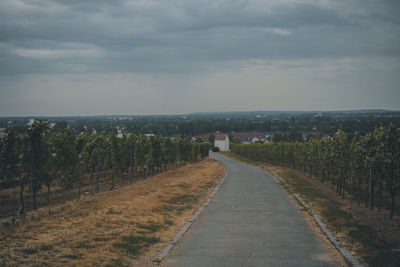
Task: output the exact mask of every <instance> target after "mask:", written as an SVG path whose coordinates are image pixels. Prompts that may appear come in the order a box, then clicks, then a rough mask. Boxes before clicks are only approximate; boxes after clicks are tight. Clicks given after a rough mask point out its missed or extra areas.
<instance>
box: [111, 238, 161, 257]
mask: <svg viewBox="0 0 400 267" xmlns="http://www.w3.org/2000/svg"><path fill="white" fill-rule="evenodd" d="M160 241H161V240H160V238H158V237H148V236H145V235H140V236H138V235H129V236H124V237H122V242H117V243H114V247H116V248H120V249H123V250H125V252H126V254H127V255H130V256H138V255H140V254H141V253H142V252H143V250H144V249H145V248H147V247H149V246H151V245H153V244H156V243H159V242H160Z"/></svg>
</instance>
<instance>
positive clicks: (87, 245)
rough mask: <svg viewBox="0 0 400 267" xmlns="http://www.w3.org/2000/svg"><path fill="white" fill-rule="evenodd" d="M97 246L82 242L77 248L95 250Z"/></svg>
mask: <svg viewBox="0 0 400 267" xmlns="http://www.w3.org/2000/svg"><path fill="white" fill-rule="evenodd" d="M94 247H95V246H93V245H90V244H89V243H86V242H80V243H79V244H78V245H76V248H94Z"/></svg>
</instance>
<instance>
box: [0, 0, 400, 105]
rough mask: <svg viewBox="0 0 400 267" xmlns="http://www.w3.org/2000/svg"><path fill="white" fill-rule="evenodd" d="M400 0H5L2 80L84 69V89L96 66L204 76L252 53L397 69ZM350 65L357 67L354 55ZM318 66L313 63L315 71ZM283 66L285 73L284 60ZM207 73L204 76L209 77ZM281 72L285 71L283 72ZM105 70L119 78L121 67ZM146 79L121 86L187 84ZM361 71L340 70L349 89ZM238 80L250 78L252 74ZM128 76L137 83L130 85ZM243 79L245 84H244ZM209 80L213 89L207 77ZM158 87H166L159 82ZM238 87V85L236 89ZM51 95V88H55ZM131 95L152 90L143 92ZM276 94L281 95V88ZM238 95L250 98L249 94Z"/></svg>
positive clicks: (20, 82)
mask: <svg viewBox="0 0 400 267" xmlns="http://www.w3.org/2000/svg"><path fill="white" fill-rule="evenodd" d="M399 3H400V2H399V1H398V0H382V1H375V0H324V1H317V0H300V1H299V0H271V1H264V0H236V1H232V0H218V1H217V0H204V1H193V0H189V1H188V0H171V1H164V0H114V1H109V0H89V1H81V0H2V1H0V83H1V87H0V89H1V90H5V89H6V88H22V87H24V86H26V87H29V82H30V81H31V80H29V79H24V77H25V76H30V75H39V76H41V77H42V76H46V77H51V76H52V75H56V76H57V77H58V75H62V74H71V75H77V76H80V75H84V76H83V77H84V78H82V79H83V80H84V81H83V82H82V84H83V85H82V87H84V88H83V89H84V90H87V92H88V94H89V91H90V90H89V89H87V88H88V87H90V84H92V82H91V81H88V79H89V78H88V77H90V76H91V75H95V74H96V73H101V74H104V73H136V74H138V75H139V74H140V75H144V76H146V77H147V75H150V76H152V75H153V76H157V77H158V75H161V74H165V75H170V76H171V77H176V76H177V75H178V76H179V75H182V76H185V75H189V76H190V75H197V76H198V77H203V76H202V75H203V74H204V73H206V74H207V75H208V74H209V73H210V72H216V73H218V72H221V71H225V69H230V71H233V72H235V70H233V69H237V70H238V71H239V70H240V71H242V70H243V69H246V68H247V67H248V66H249V67H248V68H249V69H254V68H255V67H254V66H253V65H252V64H255V63H254V62H263V63H262V65H263V68H264V67H266V65H267V66H271V68H275V67H276V66H277V62H279V61H282V60H283V61H285V62H290V64H288V65H287V66H286V67H285V68H291V67H290V66H291V65H296V64H295V62H307V63H306V64H304V65H303V64H301V67H298V69H299V70H303V72H302V73H305V74H308V75H313V74H309V73H308V72H306V71H304V69H308V68H309V64H311V65H312V64H313V63H311V62H314V64H317V63H315V62H318V61H320V60H328V61H329V62H330V61H335V60H340V59H351V60H357V59H359V58H362V59H365V58H369V59H374V60H367V62H368V63H369V64H372V65H375V64H381V63H382V62H387V60H392V61H393V62H396V63H397V64H392V69H393V68H394V69H396V70H397V69H398V65H399V61H400V27H399V25H400V22H399V16H398V14H399V13H400V4H399ZM350 65H351V64H350ZM354 66H357V67H360V65H359V64H358V65H357V64H356V65H354ZM371 68H372V67H371ZM318 70H319V69H318V68H313V73H314V72H317V71H318ZM387 70H390V68H387V69H386V71H387ZM281 71H282V73H288V72H286V71H285V70H284V69H281ZM324 71H326V72H329V71H331V70H328V69H325V70H324ZM349 71H350V72H351V73H353V72H356V73H362V74H363V75H367V76H369V77H370V78H371V80H373V77H377V81H386V80H387V81H388V82H387V83H386V84H387V87H388V88H390V90H392V91H393V90H394V89H393V88H395V87H394V85H395V84H396V83H397V84H398V82H399V81H398V78H397V75H394V74H393V73H394V72H392V71H388V74H387V77H385V78H384V74H383V73H385V71H377V72H374V71H372V70H357V69H356V70H355V69H350V70H349ZM338 72H339V71H338V70H337V69H335V70H332V73H333V75H335V74H337V75H338V77H344V76H346V75H345V74H344V73H340V74H339V73H338ZM292 74H293V73H292V72H290V75H292ZM207 75H206V76H204V77H206V78H205V79H208V78H209V76H207ZM360 75H361V74H360ZM261 76H262V75H260V77H261ZM277 76H279V77H281V78H282V79H284V75H281V74H277ZM378 76H379V77H378ZM7 77H13V79H12V81H8V82H7V83H6V82H4V79H7ZM111 77H114V78H115V77H117V78H115V79H118V77H120V76H118V75H116V76H112V75H111ZM204 77H203V78H204ZM260 77H257V78H256V79H255V80H256V81H259V83H258V84H255V85H254V87H255V88H258V89H257V90H261V88H262V82H265V83H268V80H264V79H262V78H260ZM271 77H273V76H271ZM296 78H297V79H298V80H299V82H298V83H299V84H302V83H303V88H302V89H301V90H306V89H305V88H307V86H310V87H313V88H316V87H319V86H322V84H323V83H322V82H319V81H318V82H316V81H315V80H312V81H310V80H307V82H306V81H304V79H305V78H302V77H301V76H299V75H297V76H296ZM325 78H326V77H325ZM325 78H324V79H325ZM49 79H50V80H54V79H51V78H49ZM110 79H111V78H110ZM151 79H152V78H148V79H144V80H139V81H138V80H134V81H133V80H129V79H124V81H126V83H127V84H120V86H121V87H123V88H125V90H126V92H128V91H129V90H138V87H140V83H142V84H143V86H144V87H145V88H150V89H151V90H150V89H149V90H150V91H149V92H152V93H154V94H161V95H163V94H164V93H165V92H164V90H173V89H172V88H175V87H180V86H183V85H181V83H180V82H178V81H176V82H175V83H174V82H173V81H174V79H173V78H171V79H166V80H168V85H166V86H164V87H163V85H162V82H160V83H157V85H151V86H150V85H148V80H151ZM181 79H182V77H181ZM226 79H232V80H234V81H236V79H235V75H234V74H232V75H227V76H226ZM357 79H361V76H357V77H356V78H353V79H350V78H348V77H347V76H346V77H345V78H343V80H344V81H346V82H348V84H349V86H350V87H351V86H353V87H354V88H357V90H355V89H354V90H355V91H354V92H355V93H354V94H355V95H356V94H357V93H356V92H361V90H362V89H361V88H362V87H363V86H360V83H361V82H357ZM385 79H386V80H385ZM56 80H57V79H56ZM243 80H244V81H246V82H248V83H250V84H251V78H249V77H248V76H247V77H244V78H243ZM34 81H35V86H36V88H40V86H41V85H43V86H44V87H46V88H48V87H49V85H48V84H47V83H46V80H35V79H34ZM199 81H201V78H193V79H188V80H187V82H186V83H185V86H186V87H187V88H189V87H193V88H197V89H196V90H197V91H200V92H201V88H200V87H198V86H197V87H196V86H195V85H194V84H197V83H199ZM61 82H65V84H64V85H63V86H62V88H64V89H65V90H68V89H67V88H68V86H73V87H76V86H78V85H79V84H80V83H77V82H74V83H71V82H68V81H64V80H62V79H61ZM134 82H135V83H136V82H137V83H138V84H135V87H132V88H131V89H129V88H130V83H134ZM110 83H111V84H112V82H110ZM53 84H57V83H56V82H54V83H53ZM93 84H95V83H93ZM216 84H217V86H219V85H220V86H221V88H225V89H226V88H227V87H229V86H232V82H229V81H226V82H223V81H222V80H220V79H216ZM239 84H240V85H241V86H244V83H239ZM369 84H372V83H369ZM369 84H368V86H369ZM273 85H274V86H276V88H280V89H282V90H283V91H285V90H288V91H290V90H289V89H287V88H292V90H295V89H294V88H296V81H295V80H292V81H291V82H290V83H285V82H282V84H279V82H278V81H275V82H274V83H273ZM206 86H210V87H212V88H214V89H215V91H218V88H216V87H213V85H212V84H210V83H208V84H206ZM368 86H367V85H366V86H364V87H368ZM94 87H98V86H94ZM156 87H160V88H163V89H159V91H157V90H156V89H155V88H156ZM49 88H50V87H49ZM49 88H48V90H51V89H49ZM331 88H332V90H333V87H331ZM10 90H11V89H10ZM20 90H22V89H20ZM26 90H29V89H26ZM37 90H39V89H37ZM94 90H95V89H93V91H94ZM102 90H103V91H105V90H106V88H105V87H102ZM187 90H189V89H187ZM236 90H238V92H239V91H240V88H236ZM254 90H256V89H254ZM371 90H372V89H371ZM390 90H389V89H387V90H386V92H389V91H390ZM22 91H23V90H22ZM183 92H184V90H183V89H182V91H180V93H179V94H180V95H185V94H184V93H183ZM190 92H192V93H193V91H188V92H187V93H186V94H187V95H191V93H190ZM219 92H220V94H221V95H223V94H224V93H225V92H224V91H219ZM0 93H1V92H0ZM258 93H259V91H257V92H256V93H255V95H257V94H258ZM325 93H326V92H325ZM7 95H8V96H9V94H7ZM22 95H23V94H22ZM49 95H53V96H54V97H55V94H49ZM300 95H301V94H300ZM388 95H390V94H389V93H388ZM392 95H393V94H392ZM0 96H3V95H0ZM132 96H134V97H139V98H140V97H143V99H147V100H148V99H150V98H151V97H149V95H146V96H145V93H143V92H142V93H141V94H139V95H135V94H132ZM275 97H276V99H278V95H275ZM164 98H165V97H164ZM164 98H163V99H164ZM320 98H321V99H323V98H324V97H321V96H320ZM243 99H247V100H248V103H250V102H251V99H254V98H252V97H251V96H250V97H246V98H245V97H243ZM391 99H393V97H391ZM147 100H146V101H147ZM143 101H145V100H143ZM232 101H233V102H235V101H236V102H237V100H232ZM254 101H255V102H257V101H256V100H254ZM260 103H261V102H260ZM160 105H161V104H160ZM259 105H261V104H259ZM127 106H128V105H127ZM189 106H190V105H189ZM258 107H260V106H258ZM169 108H171V107H169Z"/></svg>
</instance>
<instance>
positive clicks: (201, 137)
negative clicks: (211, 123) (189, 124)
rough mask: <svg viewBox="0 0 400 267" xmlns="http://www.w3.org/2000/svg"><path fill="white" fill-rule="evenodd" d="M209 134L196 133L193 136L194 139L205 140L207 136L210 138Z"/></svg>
mask: <svg viewBox="0 0 400 267" xmlns="http://www.w3.org/2000/svg"><path fill="white" fill-rule="evenodd" d="M210 136H211V134H210V133H206V134H200V135H196V136H194V138H195V139H203V140H206V139H208V138H210Z"/></svg>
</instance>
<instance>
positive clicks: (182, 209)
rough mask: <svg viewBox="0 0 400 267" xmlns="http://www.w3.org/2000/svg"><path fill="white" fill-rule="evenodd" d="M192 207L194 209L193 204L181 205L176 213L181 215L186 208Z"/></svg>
mask: <svg viewBox="0 0 400 267" xmlns="http://www.w3.org/2000/svg"><path fill="white" fill-rule="evenodd" d="M190 209H192V206H191V205H187V206H182V207H179V208H177V209H176V215H177V216H181V215H182V213H183V212H184V211H185V210H190Z"/></svg>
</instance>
